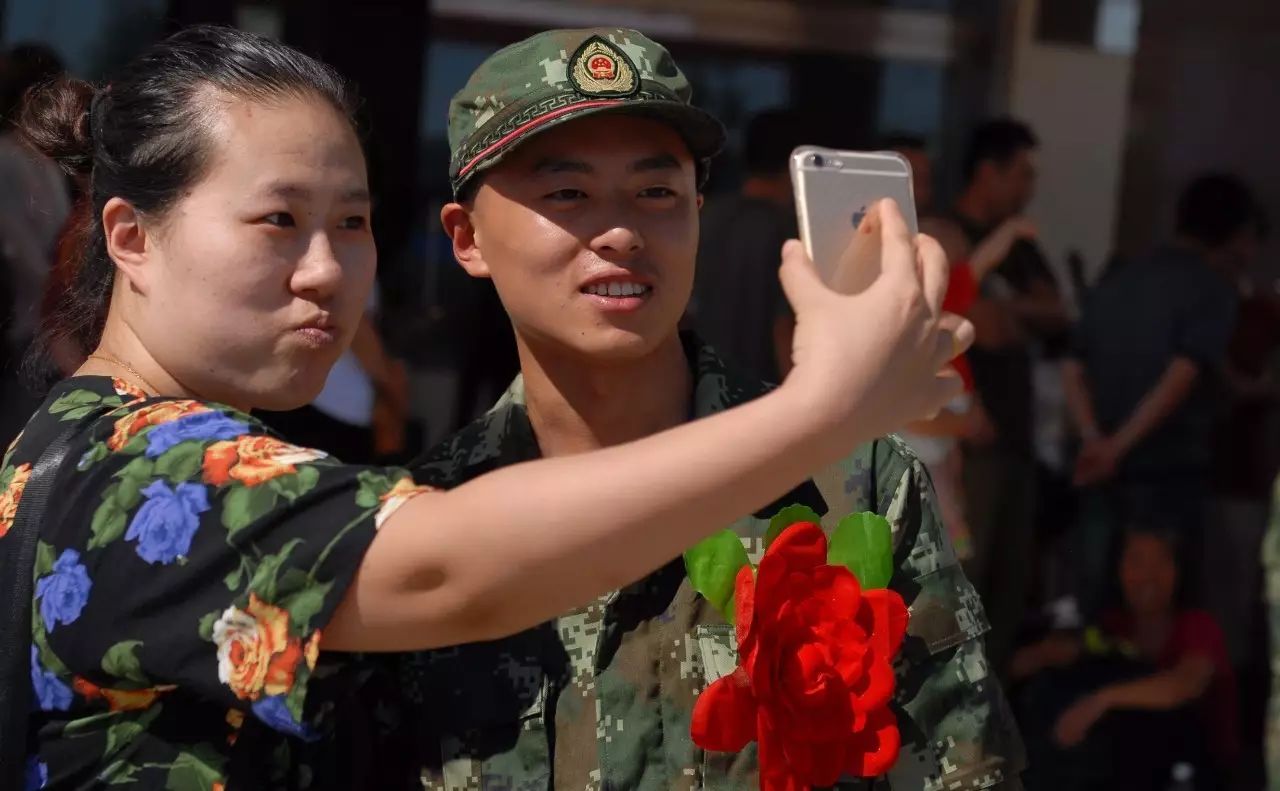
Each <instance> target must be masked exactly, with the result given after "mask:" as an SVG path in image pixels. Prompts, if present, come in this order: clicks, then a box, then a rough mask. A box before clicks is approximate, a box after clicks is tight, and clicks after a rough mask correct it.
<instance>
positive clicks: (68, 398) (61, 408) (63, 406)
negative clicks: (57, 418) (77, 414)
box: [49, 390, 102, 415]
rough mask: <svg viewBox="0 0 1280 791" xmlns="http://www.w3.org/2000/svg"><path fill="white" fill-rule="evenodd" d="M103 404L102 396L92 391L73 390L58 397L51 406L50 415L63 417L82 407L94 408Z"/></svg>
mask: <svg viewBox="0 0 1280 791" xmlns="http://www.w3.org/2000/svg"><path fill="white" fill-rule="evenodd" d="M100 403H102V396H100V395H98V394H97V393H95V392H93V391H92V390H72V391H71V392H70V393H64V394H63V395H60V396H58V399H57V400H56V401H54V402H53V403H52V404H51V405H50V406H49V414H51V415H61V414H64V413H67V412H71V411H72V410H75V409H79V408H81V407H86V406H88V407H92V406H97V405H98V404H100Z"/></svg>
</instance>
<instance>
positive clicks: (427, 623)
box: [325, 386, 871, 650]
mask: <svg viewBox="0 0 1280 791" xmlns="http://www.w3.org/2000/svg"><path fill="white" fill-rule="evenodd" d="M797 390H798V389H797ZM813 414H814V410H811V409H808V408H806V399H805V397H804V395H803V393H801V392H798V391H793V390H789V389H788V388H787V387H786V386H784V387H783V388H780V389H779V390H776V391H774V392H773V393H771V394H769V395H767V396H765V397H763V398H760V399H758V400H756V401H753V402H750V403H748V404H745V405H743V406H741V407H738V408H735V409H732V410H729V411H727V412H725V413H723V414H720V415H717V416H714V417H711V418H707V419H704V420H698V421H695V422H693V423H690V424H686V425H684V426H680V427H678V428H675V429H672V430H670V431H666V432H663V433H661V434H658V435H654V436H652V437H648V438H645V439H642V440H639V441H636V442H632V443H628V444H626V445H622V446H618V447H615V448H610V449H606V450H603V451H598V452H594V453H591V454H586V455H582V456H570V457H562V458H555V459H548V460H544V461H538V462H533V463H528V464H521V465H516V466H512V467H508V468H505V469H501V470H498V471H496V472H493V473H490V474H488V475H484V476H482V477H480V478H477V479H475V480H473V481H471V482H469V483H467V484H464V485H463V486H460V487H459V488H457V489H455V490H452V491H450V492H446V493H439V494H430V495H426V496H421V497H418V498H416V499H414V500H412V501H410V502H409V503H408V504H407V505H406V506H405V507H404V508H402V509H400V510H399V511H398V512H397V513H396V514H395V516H394V517H392V519H391V520H389V521H388V523H387V525H386V526H384V527H383V529H382V532H381V533H380V534H379V536H378V537H377V538H376V539H375V541H374V543H373V545H372V547H371V548H370V550H369V552H368V554H367V555H366V559H365V563H364V565H363V566H362V568H361V571H360V573H359V574H358V575H357V580H356V583H355V586H354V588H353V592H352V593H351V594H349V595H348V599H347V601H346V602H345V603H344V606H343V608H341V609H340V611H339V614H338V616H337V617H335V623H334V624H332V625H331V627H330V628H329V629H328V630H327V631H326V632H325V647H326V648H329V649H338V650H343V649H345V650H410V649H421V648H429V647H434V646H440V645H450V644H457V643H464V642H470V641H475V640H484V639H491V638H496V637H500V636H503V635H505V634H510V633H513V632H516V631H519V630H521V629H525V628H528V627H530V626H533V625H535V624H537V623H540V622H542V621H544V620H546V619H547V618H550V617H552V616H554V615H555V614H557V613H560V612H563V611H565V610H567V609H569V608H571V607H573V606H577V605H580V604H582V603H583V602H586V601H590V600H591V599H592V598H593V597H596V596H599V595H601V594H603V593H606V592H608V591H611V590H615V589H617V588H619V587H622V586H623V585H626V584H627V583H629V582H632V581H634V580H636V579H638V578H640V577H642V576H644V575H645V574H647V573H649V572H650V571H652V570H654V569H655V568H658V567H660V566H662V565H663V564H664V563H667V562H669V561H670V560H672V559H673V558H676V557H678V556H679V555H680V554H681V553H682V552H683V551H684V550H685V549H687V548H688V547H689V546H691V545H692V544H694V543H696V542H697V541H698V540H700V539H702V538H704V537H705V536H707V535H708V534H710V533H712V532H714V531H716V530H720V529H723V528H724V527H725V526H727V525H728V524H730V523H731V522H733V521H734V520H736V519H738V518H740V517H741V516H743V515H744V514H746V513H750V512H751V511H752V510H754V509H756V508H760V507H763V506H764V505H767V504H768V503H769V502H771V501H772V500H774V499H776V498H777V497H778V496H780V495H782V494H784V493H785V492H786V491H788V490H789V489H791V488H793V487H794V486H795V485H797V484H798V483H800V482H801V481H802V480H804V478H806V477H807V476H808V475H810V474H811V473H812V472H813V471H814V470H817V469H819V468H821V467H823V466H825V465H827V464H830V463H832V462H834V461H836V460H837V459H839V458H840V457H841V456H842V455H843V454H844V453H846V452H847V451H849V450H850V447H849V444H848V442H847V441H844V442H841V441H838V440H834V441H833V438H832V431H831V429H832V428H833V427H831V426H824V425H822V424H821V423H820V422H819V421H816V420H815V419H814V418H813ZM845 436H848V434H847V432H845ZM870 438H871V437H866V438H865V439H870ZM726 447H732V449H733V452H731V453H727V452H726ZM517 492H518V493H520V494H521V496H519V497H514V496H513V493H517Z"/></svg>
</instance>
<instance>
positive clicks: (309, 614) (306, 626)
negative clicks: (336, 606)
mask: <svg viewBox="0 0 1280 791" xmlns="http://www.w3.org/2000/svg"><path fill="white" fill-rule="evenodd" d="M332 588H333V583H332V582H326V583H324V584H323V585H319V584H313V585H310V586H308V587H306V588H304V589H303V590H302V591H301V592H299V593H297V594H295V595H293V596H291V597H288V598H284V597H281V600H282V601H283V602H284V603H285V609H286V610H288V611H289V625H290V626H291V627H293V629H291V631H293V632H295V633H298V634H304V633H306V632H309V631H310V626H311V619H312V618H314V617H315V616H316V613H318V612H320V609H321V608H322V607H324V602H325V597H326V596H328V595H329V591H330V589H332Z"/></svg>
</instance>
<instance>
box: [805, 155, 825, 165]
mask: <svg viewBox="0 0 1280 791" xmlns="http://www.w3.org/2000/svg"><path fill="white" fill-rule="evenodd" d="M825 162H826V160H825V159H823V158H822V155H821V154H813V155H812V156H810V157H809V164H810V165H813V166H814V167H815V168H820V167H822V165H823V164H824V163H825Z"/></svg>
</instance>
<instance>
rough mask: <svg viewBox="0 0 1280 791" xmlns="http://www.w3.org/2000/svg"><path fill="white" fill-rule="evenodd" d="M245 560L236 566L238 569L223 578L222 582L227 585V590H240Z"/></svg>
mask: <svg viewBox="0 0 1280 791" xmlns="http://www.w3.org/2000/svg"><path fill="white" fill-rule="evenodd" d="M244 565H245V564H244V561H243V560H242V561H240V565H238V566H236V570H235V571H233V572H231V573H230V574H228V575H227V576H225V577H223V578H222V582H223V584H224V585H226V586H227V590H230V591H234V590H240V580H241V578H242V577H243V576H244Z"/></svg>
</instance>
